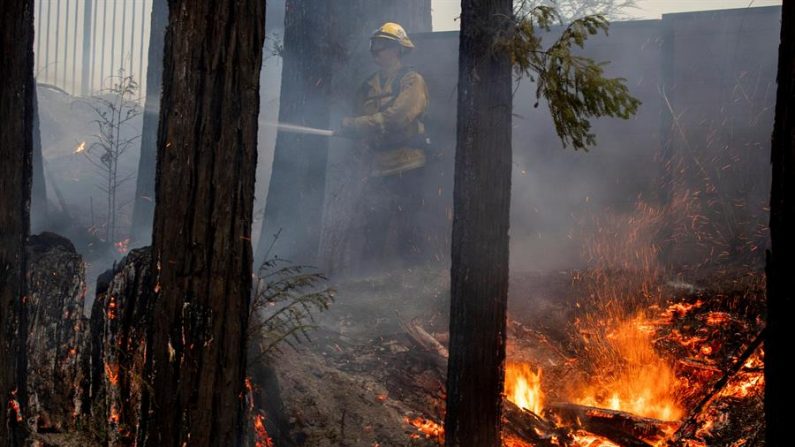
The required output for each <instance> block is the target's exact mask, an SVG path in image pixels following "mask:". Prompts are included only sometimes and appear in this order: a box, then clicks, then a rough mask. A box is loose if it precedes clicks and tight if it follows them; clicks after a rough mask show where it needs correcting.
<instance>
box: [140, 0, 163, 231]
mask: <svg viewBox="0 0 795 447" xmlns="http://www.w3.org/2000/svg"><path fill="white" fill-rule="evenodd" d="M166 25H168V0H154V1H153V2H152V20H151V24H150V30H151V31H150V33H149V51H148V59H147V60H148V61H149V62H148V65H147V67H146V104H145V105H144V118H143V128H142V131H141V158H140V159H139V160H138V177H137V180H136V186H135V202H134V205H133V220H132V230H131V239H132V242H133V244H135V245H136V246H143V245H148V244H149V242H150V241H151V240H152V218H153V216H154V214H155V162H156V160H157V124H158V118H159V111H160V90H161V85H162V83H163V41H164V40H165V37H166Z"/></svg>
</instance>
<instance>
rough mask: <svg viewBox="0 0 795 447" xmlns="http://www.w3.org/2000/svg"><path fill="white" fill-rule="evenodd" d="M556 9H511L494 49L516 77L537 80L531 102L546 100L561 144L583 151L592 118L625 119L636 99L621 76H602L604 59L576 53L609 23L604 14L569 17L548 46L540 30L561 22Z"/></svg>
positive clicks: (592, 138)
mask: <svg viewBox="0 0 795 447" xmlns="http://www.w3.org/2000/svg"><path fill="white" fill-rule="evenodd" d="M560 20H561V18H560V15H559V13H558V12H557V10H556V9H554V8H552V7H549V6H535V7H532V8H527V7H526V1H523V2H521V4H520V5H519V6H518V7H517V8H516V10H515V11H514V17H513V26H512V27H511V30H510V31H511V32H510V33H508V34H507V35H501V36H498V38H497V40H496V42H495V45H496V47H497V48H496V49H497V50H498V51H508V52H509V54H510V55H511V59H512V62H513V67H514V73H515V74H516V75H517V77H520V78H521V77H523V76H526V77H528V78H530V79H531V80H532V81H534V82H535V83H536V103H535V106H536V107H538V100H540V99H541V98H542V97H543V98H545V99H546V100H547V103H548V105H549V111H550V114H551V115H552V121H553V123H554V125H555V132H556V133H557V134H558V137H559V138H560V139H561V141H562V142H563V146H564V147H566V146H568V145H571V146H573V147H574V149H575V150H576V149H583V150H587V149H588V147H589V146H593V145H594V144H596V136H595V135H594V134H593V133H592V132H591V121H590V120H591V119H592V118H598V117H602V116H610V117H618V118H622V119H629V118H630V117H632V116H633V115H634V114H635V113H636V112H637V110H638V107H639V106H640V101H639V100H638V99H637V98H635V97H633V96H632V95H631V94H630V92H629V88H628V87H627V86H626V79H624V78H608V77H605V74H604V67H605V65H606V63H597V62H595V61H594V60H592V59H590V58H588V57H585V56H581V55H577V54H575V51H576V50H577V49H582V48H584V46H585V42H586V40H587V39H588V38H589V37H591V36H594V35H597V34H599V33H601V32H603V33H604V34H605V35H607V32H608V28H609V27H610V23H609V22H608V21H607V19H606V18H605V17H604V16H603V15H598V14H597V15H591V16H586V17H582V18H579V19H576V20H574V21H573V22H571V23H570V24H569V25H568V26H566V27H565V28H564V29H563V32H562V33H561V35H560V37H558V39H557V40H556V41H555V42H554V43H553V44H552V45H551V46H549V47H548V48H546V49H544V48H543V46H542V38H541V36H540V34H541V33H542V32H550V31H551V27H552V26H553V25H554V24H555V23H558V22H560Z"/></svg>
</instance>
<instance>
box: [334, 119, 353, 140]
mask: <svg viewBox="0 0 795 447" xmlns="http://www.w3.org/2000/svg"><path fill="white" fill-rule="evenodd" d="M355 133H356V132H355V131H354V129H353V118H349V117H346V118H343V119H342V124H341V126H340V127H339V128H337V129H335V130H334V135H337V136H340V137H352V136H354V135H355Z"/></svg>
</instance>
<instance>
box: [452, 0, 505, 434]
mask: <svg viewBox="0 0 795 447" xmlns="http://www.w3.org/2000/svg"><path fill="white" fill-rule="evenodd" d="M511 16H512V4H511V0H487V1H477V0H463V1H462V3H461V34H460V41H459V53H458V54H459V56H458V58H459V69H458V70H459V71H458V136H457V138H458V143H457V147H456V156H455V188H454V191H453V201H454V214H453V236H452V265H451V268H450V272H451V291H450V292H451V307H450V361H449V363H448V370H447V415H446V419H445V436H446V439H445V440H446V444H447V445H448V446H471V445H477V446H484V447H487V446H498V445H500V411H501V403H502V399H501V396H500V395H501V393H502V383H503V377H504V366H505V365H504V363H505V337H506V335H505V334H506V333H505V325H506V321H505V319H506V307H507V302H508V297H507V292H508V227H509V210H510V203H511V200H510V194H511V108H512V97H511V57H510V55H509V54H508V53H507V52H495V51H494V39H495V38H496V36H497V35H498V34H500V33H503V35H504V33H506V31H507V28H508V26H509V24H510V20H509V19H510V18H511Z"/></svg>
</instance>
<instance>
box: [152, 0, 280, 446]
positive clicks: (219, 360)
mask: <svg viewBox="0 0 795 447" xmlns="http://www.w3.org/2000/svg"><path fill="white" fill-rule="evenodd" d="M169 10H170V14H169V26H168V29H167V31H166V39H165V53H164V59H163V60H164V70H163V90H162V97H161V109H160V127H159V130H158V140H157V141H158V144H157V148H158V153H157V177H156V202H155V203H156V207H155V217H154V229H153V244H152V247H153V253H152V262H153V272H155V275H156V276H157V279H156V282H155V286H154V287H153V290H154V291H155V296H154V297H153V300H152V303H153V304H152V310H151V312H152V314H151V318H152V325H151V329H150V330H151V333H150V335H149V342H148V343H149V345H148V347H147V356H148V357H147V370H148V372H149V374H148V380H150V381H151V384H152V390H151V394H149V395H147V396H144V397H143V398H142V405H143V409H142V412H141V414H142V415H146V420H143V421H142V426H141V428H140V432H141V436H140V441H141V442H140V444H141V445H145V446H163V447H178V446H182V445H191V446H236V445H240V444H241V442H242V434H243V431H244V430H243V428H242V421H243V401H242V399H241V395H243V394H244V374H245V363H246V362H245V359H246V349H245V342H244V341H245V333H246V325H247V322H248V321H247V318H248V312H249V310H248V306H249V300H250V293H251V264H252V253H251V242H250V241H251V238H250V235H251V217H252V216H251V215H252V208H253V203H254V172H255V165H256V161H257V151H256V148H257V118H258V113H259V72H260V66H261V63H262V46H263V41H264V37H265V2H263V1H262V0H217V1H212V2H208V1H206V0H170V1H169Z"/></svg>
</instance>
